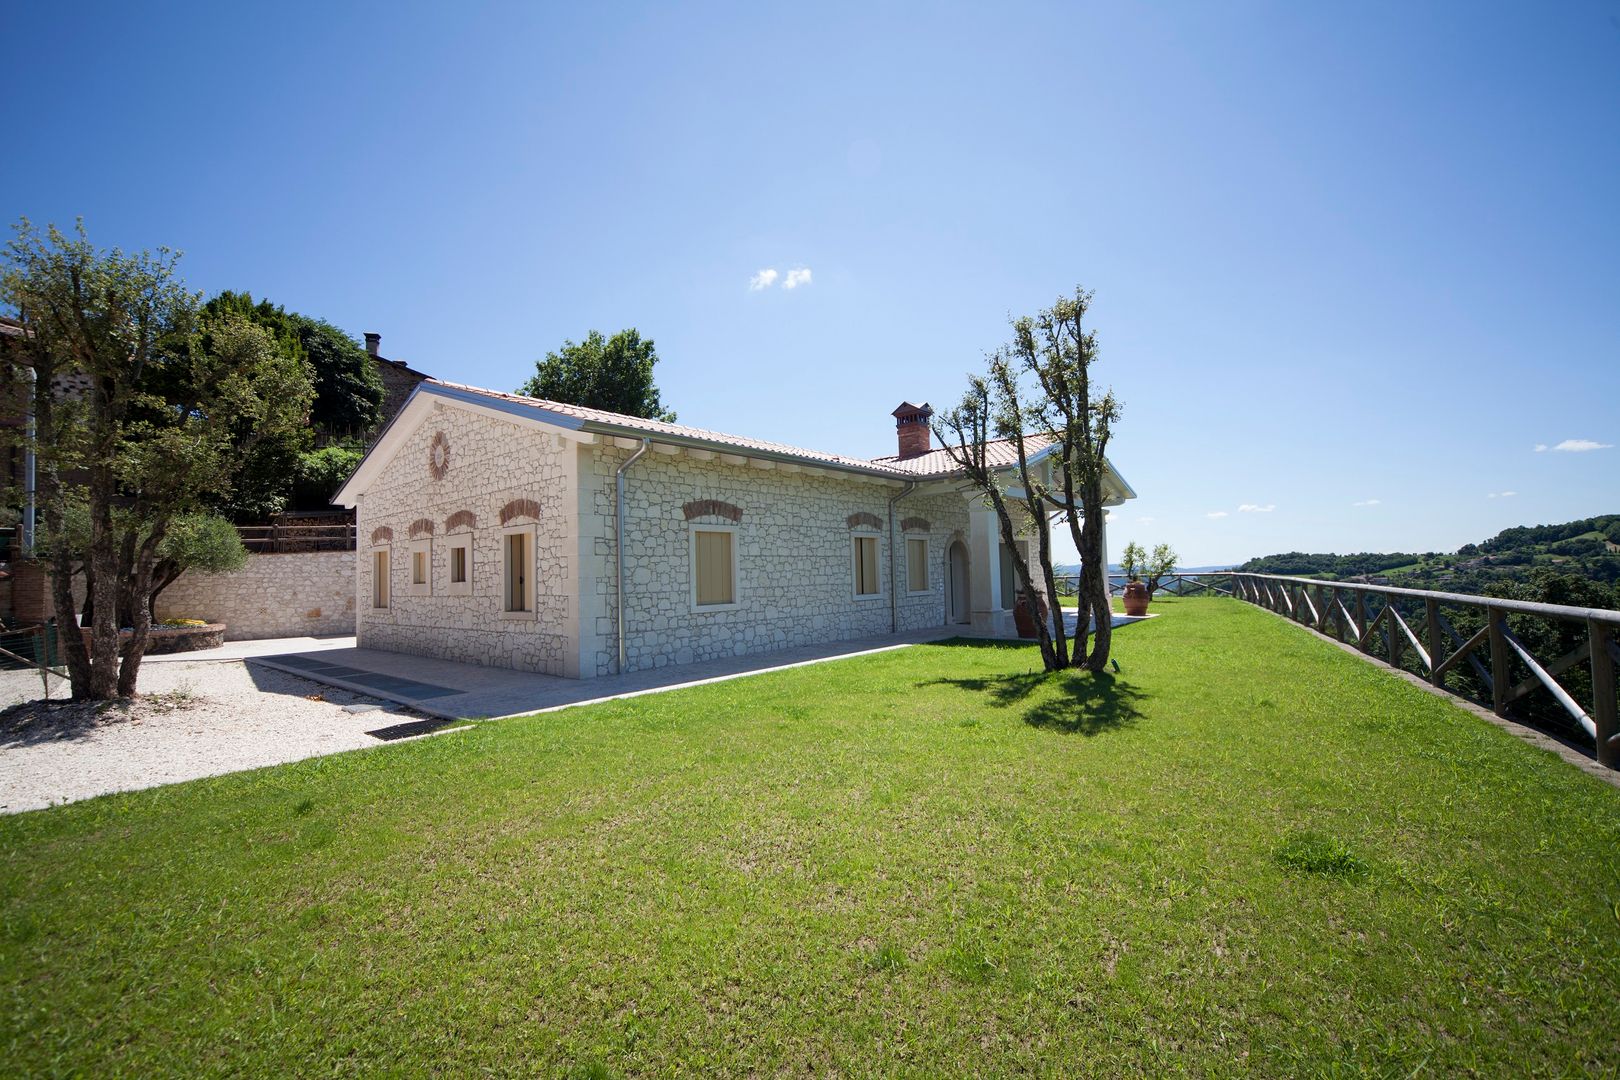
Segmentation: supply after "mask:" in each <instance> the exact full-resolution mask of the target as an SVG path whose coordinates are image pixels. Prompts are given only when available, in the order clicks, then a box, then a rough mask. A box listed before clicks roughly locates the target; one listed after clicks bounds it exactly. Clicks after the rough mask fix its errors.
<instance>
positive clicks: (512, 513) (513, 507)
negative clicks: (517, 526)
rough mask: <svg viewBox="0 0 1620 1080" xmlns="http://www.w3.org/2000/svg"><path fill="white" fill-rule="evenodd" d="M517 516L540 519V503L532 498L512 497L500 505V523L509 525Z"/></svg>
mask: <svg viewBox="0 0 1620 1080" xmlns="http://www.w3.org/2000/svg"><path fill="white" fill-rule="evenodd" d="M518 518H533V519H534V520H535V521H539V520H540V504H539V503H538V502H536V501H535V500H533V499H513V500H512V501H511V502H509V503H507V504H506V505H505V506H503V507H501V524H502V525H509V524H511V523H512V522H513V521H516V520H517V519H518Z"/></svg>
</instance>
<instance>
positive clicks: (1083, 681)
mask: <svg viewBox="0 0 1620 1080" xmlns="http://www.w3.org/2000/svg"><path fill="white" fill-rule="evenodd" d="M951 644H953V645H954V644H956V643H955V642H952V643H951ZM961 644H962V645H964V646H967V647H970V648H985V647H989V648H1004V647H1007V646H1006V645H1005V644H1004V643H1002V642H977V641H974V642H968V641H964V642H962V643H961ZM918 685H920V686H955V687H958V688H959V689H962V690H968V691H972V692H973V693H978V694H988V695H989V698H990V701H991V703H992V704H993V705H994V706H995V707H996V708H999V709H1010V708H1016V707H1019V706H1022V707H1023V710H1024V712H1023V720H1024V723H1026V724H1028V725H1030V726H1031V727H1036V728H1041V729H1043V730H1047V731H1057V732H1062V733H1063V734H1066V735H1101V734H1102V733H1103V732H1105V731H1113V730H1116V729H1118V728H1123V727H1129V726H1131V725H1133V724H1135V723H1136V721H1138V720H1140V719H1141V718H1142V711H1141V709H1140V708H1139V707H1138V706H1139V705H1140V703H1141V702H1142V701H1143V700H1144V699H1145V698H1146V697H1147V695H1146V694H1144V693H1143V692H1142V691H1141V690H1138V689H1137V688H1136V687H1135V686H1133V685H1131V683H1130V682H1129V681H1127V680H1125V679H1122V678H1120V677H1119V676H1117V675H1114V674H1112V673H1111V672H1106V671H1105V672H1102V673H1100V674H1092V673H1091V672H1089V671H1087V670H1085V669H1084V668H1079V669H1070V670H1068V671H1050V672H1048V671H1032V672H1026V673H1024V674H1021V675H991V676H983V677H977V678H975V677H967V678H960V679H930V680H928V681H926V682H923V683H919V684H918Z"/></svg>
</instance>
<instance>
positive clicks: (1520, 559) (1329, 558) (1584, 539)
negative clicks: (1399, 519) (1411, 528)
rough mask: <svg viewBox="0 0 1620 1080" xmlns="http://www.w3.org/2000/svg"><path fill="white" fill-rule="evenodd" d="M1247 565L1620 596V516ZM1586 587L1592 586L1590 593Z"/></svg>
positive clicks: (1290, 555) (1294, 554) (1427, 584)
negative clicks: (1429, 544) (1421, 546)
mask: <svg viewBox="0 0 1620 1080" xmlns="http://www.w3.org/2000/svg"><path fill="white" fill-rule="evenodd" d="M1238 569H1240V570H1247V571H1251V572H1253V573H1260V574H1294V575H1303V576H1311V577H1324V578H1334V579H1339V580H1345V579H1350V578H1376V579H1380V580H1382V579H1387V580H1388V581H1389V583H1390V584H1392V585H1406V586H1410V587H1412V588H1420V589H1443V590H1447V591H1450V592H1469V593H1500V592H1501V591H1502V590H1503V589H1504V588H1514V587H1524V586H1530V585H1533V584H1534V583H1535V582H1537V581H1539V580H1543V579H1547V578H1549V577H1559V578H1576V579H1580V580H1581V581H1582V582H1584V583H1586V584H1588V585H1592V586H1596V587H1597V590H1598V592H1599V594H1608V595H1610V596H1614V600H1612V601H1611V603H1610V605H1606V606H1612V605H1613V603H1615V602H1620V596H1615V593H1614V590H1615V588H1616V585H1617V584H1620V514H1603V515H1600V516H1598V517H1590V518H1582V519H1581V520H1579V521H1570V522H1566V523H1564V524H1562V525H1518V526H1515V527H1513V528H1511V529H1504V530H1502V531H1501V532H1499V533H1497V534H1496V535H1495V536H1493V537H1491V538H1490V539H1489V540H1485V541H1483V542H1481V543H1478V544H1464V545H1463V546H1462V547H1461V548H1459V549H1457V551H1456V552H1454V553H1451V554H1446V553H1442V552H1435V551H1430V552H1390V553H1374V552H1362V553H1359V554H1354V555H1336V554H1328V553H1324V554H1310V553H1306V552H1301V551H1290V552H1286V553H1284V554H1281V555H1266V556H1263V557H1261V558H1258V559H1250V560H1249V561H1248V562H1246V563H1244V564H1243V565H1242V566H1240V567H1238ZM1583 591H1584V590H1583Z"/></svg>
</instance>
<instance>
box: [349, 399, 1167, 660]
mask: <svg viewBox="0 0 1620 1080" xmlns="http://www.w3.org/2000/svg"><path fill="white" fill-rule="evenodd" d="M931 415H932V410H931V409H929V407H928V406H927V405H926V404H923V405H913V404H910V403H905V404H903V405H901V407H900V408H898V409H896V410H895V411H894V413H893V416H894V418H895V420H896V426H897V431H898V441H899V446H898V453H897V454H896V455H895V456H893V457H885V458H878V459H874V460H865V459H861V458H854V457H846V456H842V455H838V454H829V453H822V452H819V451H814V450H804V449H800V448H798V447H792V446H784V445H781V444H779V443H773V442H768V441H764V440H759V439H750V438H743V437H740V436H736V435H727V434H723V433H720V432H713V431H704V430H700V429H697V428H691V427H686V426H683V425H679V424H669V423H663V422H660V421H656V420H643V419H640V418H638V417H632V416H623V415H620V414H617V413H609V412H602V411H600V410H596V409H587V408H582V407H579V406H574V405H566V404H561V403H558V402H552V401H541V400H537V399H534V398H526V397H520V396H517V395H513V394H503V393H498V392H495V391H490V390H481V389H478V388H476V387H470V386H461V385H457V384H454V383H447V382H442V381H439V380H436V379H426V380H423V381H422V382H420V383H419V385H417V387H416V389H415V390H414V391H413V392H412V394H411V397H410V399H409V400H408V401H407V403H406V404H405V406H404V408H402V409H401V410H400V412H399V414H398V415H397V416H396V417H395V418H394V419H393V421H392V422H391V423H390V424H389V425H388V427H387V428H386V429H385V430H384V431H383V432H382V434H381V436H380V437H379V438H378V439H377V441H376V442H375V444H374V445H373V447H372V449H371V450H370V452H369V453H368V454H367V456H366V458H365V460H364V461H362V462H361V463H360V466H359V467H358V468H357V469H356V470H355V473H354V475H353V476H351V477H350V478H349V480H348V482H347V483H345V484H344V486H343V488H342V489H341V490H340V491H339V492H338V494H337V496H336V499H335V501H336V502H338V503H339V504H341V505H344V506H349V507H354V508H356V512H357V520H358V537H359V542H358V551H357V553H356V557H357V565H356V575H355V576H356V594H357V597H356V632H357V635H358V637H359V644H360V645H361V646H362V647H365V648H374V649H386V650H391V651H396V652H404V653H412V654H416V655H422V656H433V657H440V658H443V659H449V660H460V661H468V662H472V663H478V664H488V665H493V666H497V667H507V668H516V669H519V670H525V671H536V672H544V673H547V674H552V675H562V676H567V677H573V678H588V677H591V676H596V675H605V674H611V673H614V672H617V671H635V670H641V669H646V668H654V667H662V666H665V665H669V664H685V663H691V662H694V661H701V660H710V659H715V658H718V657H723V656H734V655H742V654H748V653H761V652H767V651H770V650H773V649H782V648H788V647H791V646H799V645H809V644H815V643H821V642H829V641H838V640H845V639H851V638H863V637H874V636H878V635H883V634H889V633H895V632H905V631H914V630H919V629H924V628H928V627H941V626H960V627H961V628H962V630H963V632H965V633H975V634H985V635H1001V634H1008V633H1010V632H1011V628H1012V607H1013V603H1014V599H1015V586H1014V585H1013V584H1012V577H1013V571H1012V563H1011V558H1010V556H1009V554H1008V553H1007V552H1005V551H1003V550H1002V545H1001V541H1000V536H999V529H998V527H997V523H996V517H995V513H994V511H992V510H989V509H986V508H984V507H982V506H981V505H980V504H979V500H978V499H977V497H976V496H975V494H974V493H973V491H972V490H970V488H969V487H968V485H967V484H966V482H965V480H964V479H963V477H962V476H961V474H960V472H959V470H957V469H956V468H955V467H954V465H953V463H952V462H951V460H950V458H949V455H948V454H947V453H946V452H945V451H944V450H937V449H933V448H932V447H931V446H930V435H929V426H928V418H929V417H930V416H931ZM989 449H990V454H991V460H992V461H993V462H997V463H999V464H1001V465H1003V466H1004V467H1008V468H1011V467H1013V466H1015V463H1016V457H1015V455H1014V452H1013V450H1012V449H1011V447H1010V446H1008V445H1005V444H1001V443H998V444H995V445H993V446H991V447H990V448H989ZM1045 458H1046V454H1045V451H1043V450H1037V451H1036V452H1035V454H1034V455H1033V459H1034V461H1035V463H1036V464H1037V467H1040V468H1043V469H1050V467H1051V465H1050V462H1049V461H1047V460H1045ZM1108 494H1109V504H1110V505H1118V504H1119V503H1121V502H1123V501H1124V500H1126V499H1130V498H1134V497H1135V493H1134V492H1133V491H1132V490H1131V488H1130V486H1129V485H1128V484H1126V483H1125V481H1124V480H1123V479H1122V478H1121V477H1120V476H1119V475H1118V473H1117V472H1115V471H1114V470H1113V469H1112V467H1110V469H1109V476H1108ZM1020 542H1021V543H1023V541H1020Z"/></svg>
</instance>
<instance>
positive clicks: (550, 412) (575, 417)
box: [334, 378, 1136, 504]
mask: <svg viewBox="0 0 1620 1080" xmlns="http://www.w3.org/2000/svg"><path fill="white" fill-rule="evenodd" d="M423 396H426V397H433V398H440V399H447V400H450V401H461V402H464V403H466V404H468V405H473V406H480V407H483V408H493V409H496V410H497V411H499V412H502V413H505V414H507V415H508V416H515V417H519V418H523V419H528V420H531V421H534V422H538V423H544V424H549V425H552V426H555V427H562V428H567V429H570V430H574V431H586V432H591V433H594V434H601V435H612V436H619V437H624V438H651V439H654V440H655V441H659V442H665V443H677V444H682V445H687V446H693V447H697V448H700V449H707V450H713V451H715V452H718V453H736V454H742V455H746V456H753V457H766V458H771V459H774V460H778V461H787V462H795V463H801V464H804V465H810V466H819V467H822V468H829V469H838V470H841V471H845V472H852V473H858V474H862V475H866V476H873V477H879V478H882V479H888V480H942V479H948V478H950V477H952V476H958V475H960V474H961V471H962V470H961V469H959V468H957V467H956V463H955V462H953V461H952V460H951V458H950V455H949V454H948V453H947V452H946V451H944V450H933V451H930V452H929V453H927V454H919V455H917V456H916V457H911V458H897V457H894V458H877V459H867V458H858V457H851V456H849V455H846V454H833V453H828V452H825V451H821V450H808V449H805V448H804V447H800V446H790V445H788V444H786V443H778V442H771V441H769V440H765V439H753V438H749V437H747V436H743V435H732V434H729V433H727V432H723V431H710V430H708V429H706V428H695V427H688V426H687V425H685V424H672V423H667V422H665V421H663V420H646V419H643V418H642V417H639V416H627V415H625V414H624V413H615V412H607V411H606V410H603V409H590V408H586V407H585V406H583V405H570V404H568V403H566V402H561V401H547V400H544V399H542V398H531V397H524V396H523V395H521V394H507V393H503V392H501V391H499V390H485V389H484V388H482V387H478V386H467V385H464V384H462V383H453V382H446V381H444V380H442V379H433V378H428V379H424V380H423V381H422V382H421V383H419V384H418V385H417V387H416V389H415V390H413V391H412V392H411V398H410V401H408V402H407V403H406V406H405V408H403V409H401V410H400V412H399V414H398V415H396V416H395V417H394V418H393V419H391V420H390V421H389V422H388V424H387V425H386V426H384V428H383V430H382V432H380V433H379V434H378V436H377V439H376V441H375V442H374V443H373V444H372V447H371V449H370V450H369V451H368V452H367V454H366V458H365V460H364V461H362V462H361V463H360V465H359V467H358V468H356V469H355V471H354V474H353V475H351V476H350V477H349V479H348V481H346V482H345V483H344V485H343V489H342V490H340V491H339V492H338V495H337V497H336V498H335V499H334V501H335V502H337V501H342V502H346V503H350V504H352V499H349V498H347V496H348V494H349V491H348V489H349V488H350V487H351V486H353V485H354V483H355V481H356V480H362V479H363V474H366V473H368V472H369V471H370V470H368V468H367V465H368V464H369V463H370V462H371V460H372V458H373V457H374V456H378V455H379V453H380V452H382V453H386V451H385V444H386V443H389V442H390V441H391V440H390V436H391V435H393V434H394V431H393V429H394V428H395V426H396V423H397V422H398V420H399V417H401V416H404V415H405V414H406V413H407V412H409V411H410V406H411V404H412V403H414V402H415V401H416V399H417V398H418V397H423ZM1025 444H1026V447H1028V449H1029V451H1030V460H1031V461H1032V462H1033V461H1038V460H1040V459H1041V458H1044V457H1045V456H1046V454H1047V453H1048V452H1049V451H1050V449H1051V446H1050V445H1049V444H1050V440H1049V439H1046V438H1045V437H1032V438H1030V439H1026V440H1025ZM987 456H988V459H989V463H990V464H991V466H992V467H995V468H1002V467H1011V466H1015V465H1017V463H1018V454H1017V451H1016V450H1015V449H1014V447H1013V445H1012V443H1011V442H1010V441H1008V440H1006V439H996V440H994V441H993V442H991V443H990V444H989V445H988V447H987ZM1109 475H1110V478H1111V479H1112V480H1114V481H1116V482H1117V483H1116V486H1117V488H1118V491H1119V499H1120V500H1124V499H1132V498H1135V497H1136V492H1135V491H1133V490H1131V487H1130V485H1129V484H1127V483H1126V482H1125V480H1124V478H1123V477H1121V476H1120V475H1119V473H1118V472H1117V471H1116V470H1115V469H1114V468H1113V466H1112V465H1110V466H1109ZM362 490H363V489H362Z"/></svg>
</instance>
